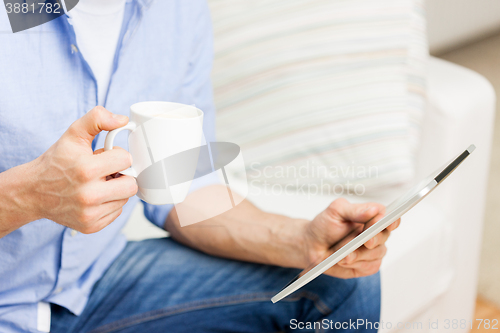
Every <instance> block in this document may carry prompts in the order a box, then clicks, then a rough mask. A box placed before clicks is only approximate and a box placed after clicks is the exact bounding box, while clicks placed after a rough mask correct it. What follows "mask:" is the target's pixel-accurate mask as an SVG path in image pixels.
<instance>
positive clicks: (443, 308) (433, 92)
mask: <svg viewBox="0 0 500 333" xmlns="http://www.w3.org/2000/svg"><path fill="white" fill-rule="evenodd" d="M428 96H429V105H428V109H427V112H426V115H425V120H424V125H423V135H422V142H421V148H420V150H421V151H420V153H419V160H418V175H419V176H425V175H427V174H429V173H430V172H432V171H435V169H437V168H438V167H440V166H441V165H443V164H444V163H445V162H447V161H448V160H449V159H451V158H452V157H454V156H455V155H456V154H457V153H459V152H461V151H463V150H464V149H465V148H466V147H467V146H468V145H469V144H471V143H474V144H475V145H476V146H477V150H476V151H475V152H474V153H473V155H471V157H470V158H469V159H468V160H467V161H466V163H464V164H463V166H461V167H460V169H458V170H457V171H456V173H455V174H453V175H452V176H450V177H449V179H447V180H446V182H445V183H444V184H443V185H442V186H441V187H440V188H439V189H437V190H436V191H435V192H434V193H432V194H431V195H430V196H429V198H428V199H427V200H426V201H425V202H422V203H421V204H420V205H418V206H417V207H415V208H414V209H413V210H412V211H410V212H409V213H408V214H406V215H405V216H404V218H403V223H402V225H401V227H400V228H399V229H398V230H397V231H396V232H394V233H393V235H392V236H391V238H390V240H389V241H388V244H387V246H388V249H389V251H388V254H387V256H386V258H385V259H384V261H383V265H382V270H381V274H382V318H381V320H382V321H383V323H384V327H383V328H382V329H381V330H380V331H381V332H393V331H397V330H398V326H399V328H402V327H403V326H405V325H406V328H405V329H404V331H411V330H412V329H410V327H413V329H414V330H415V331H418V332H425V331H432V332H439V331H442V332H450V331H453V332H460V331H463V332H465V331H468V329H467V328H462V329H461V328H460V327H459V328H457V329H452V330H451V327H450V328H448V329H446V322H445V320H447V319H448V320H450V325H452V324H453V323H452V322H451V320H453V319H457V320H458V321H459V322H460V320H462V319H465V320H467V321H468V320H470V319H472V316H473V310H474V305H475V298H476V283H477V272H478V263H479V254H480V248H481V233H482V225H483V215H484V203H485V194H486V185H487V175H488V166H489V156H490V148H491V139H492V133H493V123H494V122H493V120H494V106H495V95H494V92H493V89H492V87H491V85H490V84H489V83H488V82H487V81H486V80H485V79H484V78H483V77H481V76H480V75H478V74H477V73H474V72H472V71H470V70H467V69H464V68H462V67H459V66H457V65H453V64H451V63H448V62H445V61H442V60H438V59H431V60H430V63H429V68H428ZM236 187H237V186H236ZM254 193H255V191H252V190H250V193H249V196H248V199H249V200H251V201H252V202H253V203H254V204H256V205H257V206H258V207H260V208H261V209H263V210H265V211H269V212H274V213H281V214H285V215H289V216H295V217H303V218H312V217H314V216H315V215H316V214H317V213H318V212H320V211H321V210H323V209H324V208H325V207H326V206H327V205H328V204H329V203H330V202H331V201H332V200H334V199H335V197H328V196H319V197H314V198H313V197H307V196H301V195H293V196H271V195H266V194H264V193H261V194H260V195H256V194H254ZM397 194H398V193H390V194H386V195H384V197H376V198H374V197H371V198H368V197H363V198H349V199H350V200H351V201H378V202H382V203H389V201H391V199H393V197H395V196H397ZM140 206H141V205H138V207H137V208H136V210H135V211H134V214H133V215H132V217H131V218H130V221H129V223H128V224H127V226H126V227H125V229H124V232H125V233H126V234H127V236H128V238H129V239H133V240H138V239H143V238H147V237H161V236H164V235H166V233H165V232H164V231H162V230H159V229H158V228H156V227H155V226H153V225H152V224H149V223H148V222H147V221H146V220H145V218H144V216H143V215H142V207H140ZM436 320H438V325H439V329H438V330H436V329H432V330H430V329H429V321H431V322H432V323H434V324H435V322H436ZM388 323H390V324H388ZM420 323H421V324H420ZM419 325H421V326H419ZM389 326H391V327H389ZM459 326H460V325H459ZM468 327H470V322H469V323H468Z"/></svg>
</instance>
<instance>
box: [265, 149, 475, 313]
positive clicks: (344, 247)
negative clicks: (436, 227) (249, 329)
mask: <svg viewBox="0 0 500 333" xmlns="http://www.w3.org/2000/svg"><path fill="white" fill-rule="evenodd" d="M475 148H476V147H475V146H474V145H470V146H469V147H468V148H467V149H466V150H465V151H464V152H463V153H461V154H460V155H459V156H458V157H457V158H455V159H454V160H453V161H452V162H451V163H448V164H446V166H445V167H444V168H441V169H440V170H439V171H438V172H435V173H433V174H432V175H430V176H429V177H427V178H425V179H423V180H422V181H420V182H419V183H418V184H417V185H415V186H414V187H412V188H411V189H410V190H409V191H408V192H406V193H405V194H404V195H403V196H401V197H400V198H398V199H397V200H395V201H394V202H393V203H391V204H390V205H389V206H387V208H386V212H385V216H384V217H383V218H381V219H380V220H378V221H377V222H376V223H374V224H373V225H371V226H370V227H368V228H366V229H365V230H364V231H363V232H361V233H359V230H353V231H352V232H351V233H350V234H349V235H348V236H347V237H345V238H343V239H342V240H340V241H339V242H338V243H337V244H335V245H334V246H333V247H332V248H331V249H330V251H328V253H327V254H326V255H327V257H326V256H324V257H322V258H321V259H320V260H321V261H320V262H319V263H317V264H316V263H314V264H313V265H311V266H310V267H308V268H306V269H304V270H303V271H302V272H301V273H300V274H299V275H298V276H297V277H295V278H294V279H293V280H292V281H290V283H288V284H287V285H286V286H285V287H283V289H282V290H281V291H280V292H279V293H278V294H276V295H275V296H274V297H273V298H272V299H271V300H272V302H273V303H276V302H278V301H280V300H281V299H283V298H284V297H286V296H288V295H290V294H291V293H293V292H294V291H296V290H298V289H299V288H302V287H303V286H305V285H306V284H307V283H309V282H311V281H312V280H314V279H315V278H316V277H318V276H319V275H321V274H322V273H324V272H325V271H327V270H328V269H329V268H330V267H332V266H333V265H335V264H337V263H338V262H339V261H341V260H342V259H344V258H345V257H347V256H348V255H349V254H350V253H352V252H353V251H355V250H356V249H358V248H359V247H361V246H362V245H363V244H365V243H366V242H368V241H369V240H370V239H372V238H373V237H375V236H376V235H377V234H379V233H380V232H382V231H383V230H384V229H386V228H387V227H389V226H390V225H391V224H392V223H394V222H395V221H397V220H398V219H399V218H400V217H401V216H402V215H403V214H405V213H406V212H407V211H409V210H410V209H411V208H412V207H414V206H415V205H416V204H418V203H419V202H420V201H421V200H422V199H423V198H425V197H426V196H427V195H428V194H429V193H431V192H432V191H433V190H434V189H435V188H436V187H437V186H438V185H439V184H441V183H442V182H443V181H444V179H446V178H447V177H448V176H449V175H450V174H451V173H452V172H453V171H454V170H455V169H456V168H457V167H458V166H459V165H460V164H461V163H462V162H463V161H464V160H465V159H466V158H467V157H468V156H469V155H470V154H471V153H472V152H473V151H474V149H475ZM332 252H333V254H332ZM325 257H326V258H325Z"/></svg>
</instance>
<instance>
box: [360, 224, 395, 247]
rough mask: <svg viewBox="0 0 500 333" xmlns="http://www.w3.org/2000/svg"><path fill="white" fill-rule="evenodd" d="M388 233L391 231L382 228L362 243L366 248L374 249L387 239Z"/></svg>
mask: <svg viewBox="0 0 500 333" xmlns="http://www.w3.org/2000/svg"><path fill="white" fill-rule="evenodd" d="M390 235H391V232H390V231H389V230H387V229H386V230H383V231H381V232H379V233H378V234H377V235H375V236H374V237H373V238H372V239H370V240H369V241H367V242H366V243H365V244H364V245H365V247H366V248H368V249H374V248H376V247H377V246H379V245H381V244H384V243H385V242H387V239H388V238H389V236H390Z"/></svg>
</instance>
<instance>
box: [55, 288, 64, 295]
mask: <svg viewBox="0 0 500 333" xmlns="http://www.w3.org/2000/svg"><path fill="white" fill-rule="evenodd" d="M62 290H63V289H62V288H61V287H59V288H57V289H56V290H54V294H59V293H60V292H61V291H62Z"/></svg>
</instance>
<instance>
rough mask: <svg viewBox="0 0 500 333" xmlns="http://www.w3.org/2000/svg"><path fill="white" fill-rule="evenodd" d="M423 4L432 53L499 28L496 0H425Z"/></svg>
mask: <svg viewBox="0 0 500 333" xmlns="http://www.w3.org/2000/svg"><path fill="white" fill-rule="evenodd" d="M426 7H427V23H428V33H429V45H430V49H431V52H433V53H438V52H441V51H444V50H447V49H451V48H453V47H456V46H458V45H462V44H464V43H467V42H470V41H472V40H474V39H477V38H480V37H482V36H485V35H488V34H490V33H492V32H494V31H498V30H500V0H426Z"/></svg>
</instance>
